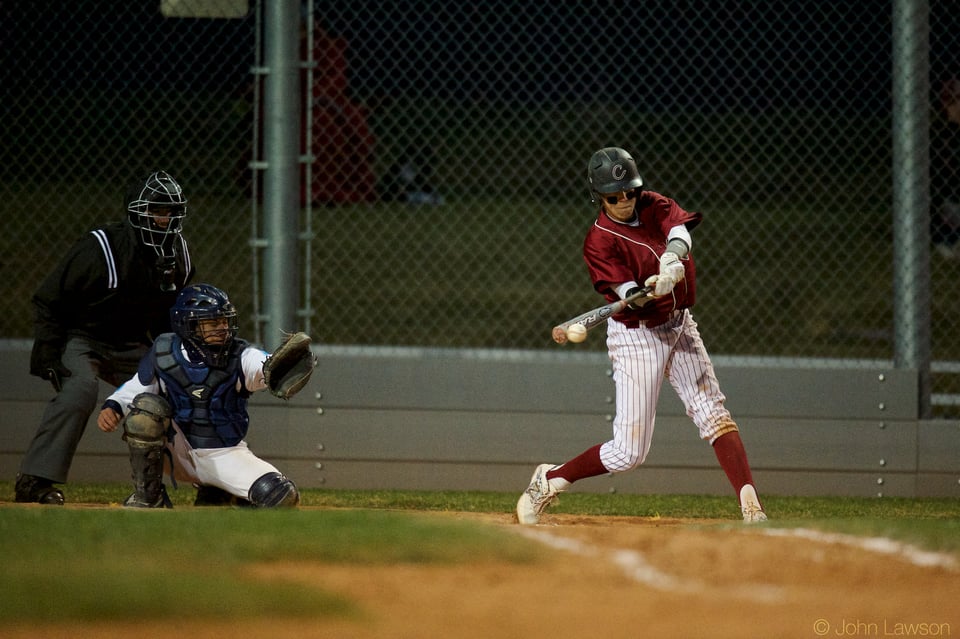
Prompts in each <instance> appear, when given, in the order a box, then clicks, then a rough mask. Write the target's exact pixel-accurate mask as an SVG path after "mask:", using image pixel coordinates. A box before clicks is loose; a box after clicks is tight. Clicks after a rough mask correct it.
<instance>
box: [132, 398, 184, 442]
mask: <svg viewBox="0 0 960 639" xmlns="http://www.w3.org/2000/svg"><path fill="white" fill-rule="evenodd" d="M172 415H173V409H172V408H171V407H170V403H169V402H168V401H167V400H166V399H164V398H163V397H161V396H160V395H155V394H154V393H140V394H139V395H137V396H136V397H134V398H133V403H132V404H131V407H130V412H129V413H127V416H126V417H124V418H123V439H124V440H126V442H127V444H129V445H130V446H132V447H135V448H155V447H159V446H161V445H162V444H163V437H164V434H165V433H166V432H167V428H169V427H170V418H171V416H172Z"/></svg>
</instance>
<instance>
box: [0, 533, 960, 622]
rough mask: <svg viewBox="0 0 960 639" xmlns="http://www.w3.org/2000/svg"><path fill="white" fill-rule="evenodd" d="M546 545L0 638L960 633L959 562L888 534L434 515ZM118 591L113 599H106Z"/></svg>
mask: <svg viewBox="0 0 960 639" xmlns="http://www.w3.org/2000/svg"><path fill="white" fill-rule="evenodd" d="M438 516H451V517H461V518H477V519H480V520H482V521H485V522H488V523H492V524H494V525H500V526H503V528H504V534H522V535H525V536H527V537H529V538H530V539H533V540H535V541H536V542H537V543H540V544H543V545H544V546H545V547H546V548H548V549H550V550H549V551H548V553H547V558H546V559H545V560H544V561H541V562H538V563H536V564H533V565H525V566H518V565H513V564H505V563H478V564H475V565H466V566H464V565H461V566H424V565H401V566H388V567H384V566H356V565H350V566H340V565H333V566H331V565H323V564H292V563H284V564H275V563H271V564H262V565H258V566H255V567H253V568H251V570H253V571H254V572H255V574H256V575H257V576H258V577H261V578H263V579H284V580H287V581H295V582H303V583H305V584H312V585H316V584H321V585H322V586H323V587H324V588H325V589H327V590H329V591H331V592H334V593H339V594H340V595H342V596H346V597H348V598H350V599H352V600H353V601H355V602H356V604H357V606H358V607H359V609H360V610H361V613H360V615H359V616H358V617H357V618H353V619H347V620H344V619H335V620H330V621H324V620H316V619H311V620H305V621H296V620H293V621H291V620H284V619H261V620H257V621H254V622H251V621H243V622H242V623H241V622H236V623H223V622H217V623H203V622H192V621H191V622H177V621H165V622H161V623H151V624H149V625H147V626H146V627H144V625H135V624H129V623H122V624H116V623H115V624H106V623H95V624H87V625H82V626H80V625H75V624H71V625H51V626H43V627H37V626H31V627H17V628H9V627H7V628H4V629H3V631H2V635H3V636H4V637H5V638H7V639H26V638H28V637H29V638H30V639H37V638H38V637H58V638H59V637H64V638H66V637H70V638H71V639H85V638H91V639H92V638H97V639H113V638H116V639H120V638H123V639H127V638H128V637H132V636H136V637H139V638H141V639H142V638H148V639H152V638H158V639H159V638H161V637H163V638H167V637H171V636H174V637H176V636H184V637H186V636H191V637H197V638H203V639H206V638H210V639H217V638H220V637H223V638H225V639H237V638H238V637H244V638H245V639H246V638H249V639H261V638H262V639H278V638H281V639H285V638H287V637H289V638H293V637H296V638H298V639H302V638H313V637H317V638H319V637H324V638H338V639H339V638H343V639H372V638H387V637H389V638H391V639H403V638H410V639H414V638H416V639H423V638H433V637H457V638H458V639H473V638H476V639H480V638H483V639H489V638H512V637H518V638H520V637H522V638H525V639H531V638H538V637H544V638H548V637H549V638H550V639H558V638H560V637H577V638H583V639H587V638H592V637H603V638H605V639H606V638H620V637H623V638H639V637H683V638H688V637H717V638H723V637H731V638H732V637H737V638H742V637H778V638H779V637H891V636H901V637H902V636H945V637H951V636H952V637H956V636H960V604H958V602H960V565H958V562H957V560H956V558H954V557H951V556H949V555H941V554H936V553H924V552H919V551H915V550H914V549H911V548H909V547H905V546H903V545H900V544H896V543H894V542H890V541H889V540H880V539H869V540H864V539H858V538H853V537H846V536H840V535H824V534H818V533H813V532H812V531H804V530H799V531H798V530H780V529H775V528H771V527H766V526H755V527H747V526H742V525H739V524H734V523H732V522H727V524H726V525H724V523H723V522H716V521H707V520H704V521H691V520H687V519H685V520H669V519H660V518H656V519H651V518H601V517H579V516H565V515H551V516H548V517H546V518H545V523H544V524H542V525H540V526H536V527H530V528H521V527H520V526H517V525H516V524H515V523H514V522H513V521H512V517H510V516H508V515H499V514H497V515H479V516H478V515H466V514H461V515H458V514H452V515H451V514H444V515H438ZM114 596H120V593H114Z"/></svg>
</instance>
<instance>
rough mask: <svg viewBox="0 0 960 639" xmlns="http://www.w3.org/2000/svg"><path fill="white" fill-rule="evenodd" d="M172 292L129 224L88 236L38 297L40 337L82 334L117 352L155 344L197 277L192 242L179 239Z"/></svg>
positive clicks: (53, 338)
mask: <svg viewBox="0 0 960 639" xmlns="http://www.w3.org/2000/svg"><path fill="white" fill-rule="evenodd" d="M174 248H175V253H176V267H175V271H174V281H173V284H174V287H175V290H173V291H163V290H162V289H161V284H162V282H161V274H160V270H159V269H158V268H157V255H156V253H155V251H154V249H153V248H151V247H149V246H145V245H144V244H143V243H142V242H141V241H140V239H139V235H138V232H137V230H136V229H134V228H133V226H131V225H130V224H129V223H128V222H126V221H124V222H117V223H115V224H109V225H106V226H102V227H100V228H98V229H95V230H93V231H91V232H90V233H87V234H86V235H84V236H83V237H82V238H81V239H80V240H78V241H77V243H76V244H74V245H73V247H72V248H71V249H70V250H69V251H68V252H67V254H66V255H65V256H64V258H63V259H62V260H61V261H60V263H59V264H58V265H57V266H56V268H54V269H53V271H52V272H51V273H50V274H49V275H48V276H47V277H46V279H44V280H43V282H42V283H41V284H40V287H39V288H38V289H37V291H36V293H34V295H33V300H32V301H33V306H34V324H35V338H36V339H37V341H43V342H51V343H57V344H61V345H62V344H63V343H64V342H65V341H66V339H67V337H70V336H83V337H88V338H91V339H94V340H96V341H99V342H102V343H104V344H108V345H110V346H112V347H114V348H122V347H124V346H132V345H135V344H148V345H149V344H151V343H152V342H153V338H154V337H156V336H157V335H159V334H161V333H165V332H168V331H170V307H171V306H173V304H174V302H175V301H176V299H177V293H179V291H180V289H182V288H183V287H184V286H185V285H186V284H188V283H189V281H190V278H192V277H193V272H194V270H193V265H192V264H191V262H190V252H189V251H188V250H187V242H186V240H185V239H184V238H183V237H182V236H176V237H175V239H174Z"/></svg>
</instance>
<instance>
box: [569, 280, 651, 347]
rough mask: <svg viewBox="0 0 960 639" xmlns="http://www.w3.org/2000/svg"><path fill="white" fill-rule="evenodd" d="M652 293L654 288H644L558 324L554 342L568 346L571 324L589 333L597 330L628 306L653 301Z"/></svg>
mask: <svg viewBox="0 0 960 639" xmlns="http://www.w3.org/2000/svg"><path fill="white" fill-rule="evenodd" d="M652 292H653V287H652V286H644V287H643V288H641V289H640V290H639V291H637V292H636V293H634V294H633V295H628V296H627V297H625V298H623V299H622V300H617V301H616V302H610V303H609V304H604V305H603V306H598V307H597V308H595V309H593V310H589V311H587V312H586V313H581V314H580V315H577V316H576V317H574V318H571V319H568V320H567V321H566V322H563V323H562V324H557V325H556V326H554V327H553V332H552V335H553V341H555V342H556V343H557V344H566V343H567V328H569V327H570V325H571V324H583V327H584V328H586V329H587V330H588V331H589V330H590V329H593V328H596V327H597V326H599V325H600V324H601V323H603V322H604V321H606V319H607V318H608V317H610V316H611V315H616V314H617V313H619V312H620V311H622V310H623V309H625V308H626V307H627V304H630V303H633V302H639V303H638V304H635V306H643V305H644V304H646V303H647V302H649V301H650V300H651V299H653V298H652V297H647V296H648V295H650V293H652Z"/></svg>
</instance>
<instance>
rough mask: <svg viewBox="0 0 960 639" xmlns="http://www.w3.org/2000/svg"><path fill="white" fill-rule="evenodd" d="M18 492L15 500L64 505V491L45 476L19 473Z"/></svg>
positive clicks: (16, 488) (16, 487)
mask: <svg viewBox="0 0 960 639" xmlns="http://www.w3.org/2000/svg"><path fill="white" fill-rule="evenodd" d="M14 490H15V491H16V494H15V496H14V500H15V501H17V502H20V503H31V502H33V503H37V504H47V505H51V506H63V502H64V498H63V491H62V490H60V489H59V488H57V487H56V486H54V485H53V482H52V481H51V480H49V479H47V478H45V477H36V476H34V475H24V474H23V473H20V474H18V475H17V483H16V486H15V488H14Z"/></svg>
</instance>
